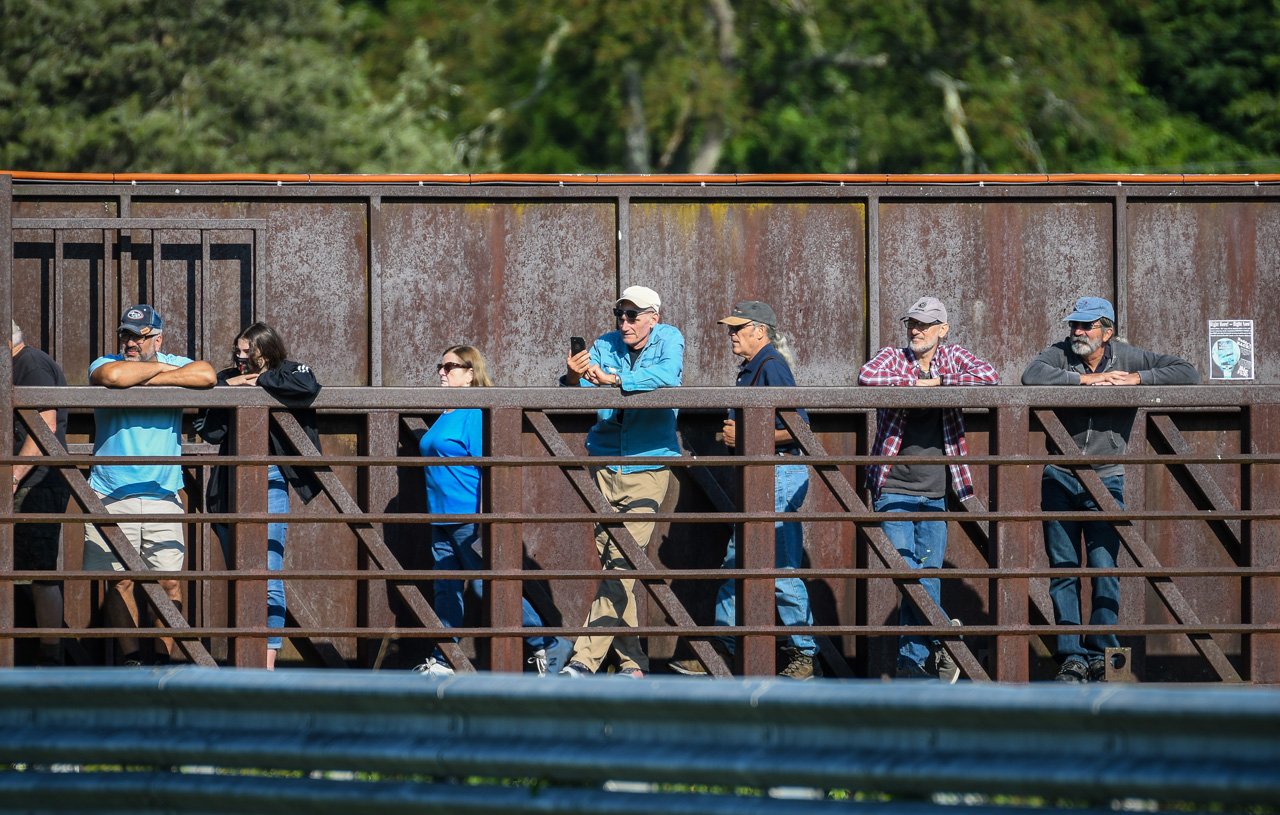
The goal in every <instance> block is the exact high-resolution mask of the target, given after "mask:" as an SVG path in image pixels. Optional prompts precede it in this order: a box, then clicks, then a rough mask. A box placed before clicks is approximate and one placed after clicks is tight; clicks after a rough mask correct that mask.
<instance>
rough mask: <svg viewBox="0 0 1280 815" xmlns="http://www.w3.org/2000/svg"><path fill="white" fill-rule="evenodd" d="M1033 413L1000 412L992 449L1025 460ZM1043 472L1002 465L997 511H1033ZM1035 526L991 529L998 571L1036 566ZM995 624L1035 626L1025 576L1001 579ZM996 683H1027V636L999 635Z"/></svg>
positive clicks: (1020, 523)
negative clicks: (1033, 548)
mask: <svg viewBox="0 0 1280 815" xmlns="http://www.w3.org/2000/svg"><path fill="white" fill-rule="evenodd" d="M1030 415H1031V414H1030V411H1029V410H1027V408H1026V407H1024V406H1020V405H1019V406H1002V407H998V408H996V415H995V421H996V426H995V437H994V439H993V441H994V444H992V447H993V448H994V450H995V452H997V453H998V454H999V455H1000V456H1003V457H1008V456H1025V455H1026V454H1027V447H1028V438H1027V437H1028V431H1029V430H1030V426H1029V421H1030ZM1038 475H1039V472H1038V470H1037V469H1036V468H1034V467H1029V466H1027V465H1025V464H1016V465H1015V464H1002V465H1000V466H999V467H998V469H997V472H996V477H995V479H994V483H995V497H996V501H995V508H996V509H998V510H999V511H1001V512H1030V511H1032V510H1034V509H1035V508H1036V506H1037V504H1038V502H1037V501H1036V490H1035V489H1034V485H1035V484H1037V483H1038V479H1037V478H1036V476H1038ZM1034 533H1035V524H1033V523H1029V522H1025V521H999V522H997V523H995V524H992V535H991V538H992V544H993V547H994V549H995V551H994V553H993V557H994V560H995V563H994V564H993V565H994V566H995V567H996V570H997V572H1002V571H1004V570H1006V569H1025V568H1027V567H1028V566H1030V565H1031V546H1032V543H1031V541H1032V536H1033V534H1034ZM995 588H996V590H995V591H994V592H993V597H994V599H995V612H996V624H997V625H999V626H1000V627H1001V628H1009V629H1014V630H1018V629H1022V630H1025V629H1026V627H1027V626H1028V625H1029V624H1030V581H1029V580H1028V579H1027V578H1025V577H1017V578H1010V577H1002V578H997V579H996V587H995ZM995 678H996V679H997V680H998V681H1000V682H1027V681H1028V680H1029V679H1030V678H1031V666H1030V658H1029V651H1028V642H1027V635H1026V634H1015V633H1008V634H1000V635H998V636H997V637H996V665H995Z"/></svg>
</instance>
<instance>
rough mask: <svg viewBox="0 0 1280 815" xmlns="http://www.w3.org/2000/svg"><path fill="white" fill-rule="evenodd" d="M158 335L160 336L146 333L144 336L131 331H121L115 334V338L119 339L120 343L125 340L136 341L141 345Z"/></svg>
mask: <svg viewBox="0 0 1280 815" xmlns="http://www.w3.org/2000/svg"><path fill="white" fill-rule="evenodd" d="M158 336H160V335H159V334H148V335H147V336H145V337H144V336H142V335H141V334H133V333H131V332H128V331H121V332H120V333H119V334H116V338H117V339H119V340H120V342H122V343H126V342H136V343H138V344H139V345H141V344H142V343H144V342H146V341H147V340H150V339H154V338H156V337H158Z"/></svg>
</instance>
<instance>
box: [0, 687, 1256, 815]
mask: <svg viewBox="0 0 1280 815" xmlns="http://www.w3.org/2000/svg"><path fill="white" fill-rule="evenodd" d="M1277 732H1280V694H1277V692H1276V691H1274V690H1272V689H1261V688H1226V687H1217V688H1203V687H1201V688H1169V687H1161V688H1156V687H1143V686H1132V685H1130V686H1116V685H1113V686H1108V687H1101V686H1086V687H1074V688H1066V687H1062V686H1044V685H1041V686H1026V687H1011V686H989V685H988V686H982V685H976V684H975V685H965V686H957V687H945V686H938V685H933V686H930V685H924V684H919V683H908V684H907V685H905V686H904V685H888V684H885V683H880V682H867V681H849V682H824V683H809V684H807V685H800V684H797V683H793V682H788V681H785V680H749V681H728V682H698V681H696V680H689V679H655V680H653V681H648V682H616V681H607V680H597V679H588V680H583V681H579V682H570V681H558V682H557V681H537V680H531V679H524V678H520V677H512V676H502V675H489V676H485V675H480V676H458V677H455V678H452V679H447V680H443V681H441V680H436V679H426V678H422V677H418V676H410V675H406V674H378V673H372V674H370V673H367V672H358V673H357V672H344V673H332V672H329V673H321V672H297V671H295V672H289V673H286V674H281V673H276V674H274V675H273V674H268V673H266V672H259V671H242V672H233V673H230V674H228V673H226V672H221V673H218V672H214V671H210V670H206V669H199V668H170V669H156V670H151V671H123V670H102V669H99V670H79V671H77V670H52V671H49V670H44V671H34V670H17V671H7V672H3V673H0V763H4V764H9V765H10V768H11V771H8V772H4V771H0V811H6V812H7V811H24V812H33V811H39V812H61V811H85V810H93V811H96V812H115V811H129V812H172V811H179V810H181V811H184V812H272V813H288V812H308V813H312V812H341V811H353V810H356V809H358V810H359V811H361V812H379V813H381V812H482V811H483V812H491V811H502V812H517V813H524V812H528V813H532V812H583V813H586V812H619V813H650V812H652V813H659V812H661V813H672V812H712V813H720V812H723V813H730V812H735V813H736V812H757V811H766V810H767V811H770V812H803V813H811V812H829V811H832V810H833V809H835V810H839V811H845V809H846V808H849V809H856V810H857V811H860V812H866V811H868V809H870V810H871V811H875V812H884V813H922V812H942V811H955V808H956V806H958V805H967V806H966V809H967V810H968V811H975V812H984V813H985V812H992V813H995V812H1004V813H1007V812H1009V811H1011V810H1012V811H1015V812H1024V811H1029V810H1030V809H1033V808H1034V809H1037V811H1043V812H1065V811H1068V810H1069V811H1073V812H1082V813H1083V812H1108V811H1112V810H1113V808H1115V807H1117V806H1119V805H1125V807H1126V808H1128V807H1132V806H1134V805H1139V806H1140V808H1142V809H1144V810H1164V809H1167V808H1171V807H1176V808H1178V809H1187V810H1188V811H1207V810H1211V809H1214V808H1215V807H1216V808H1217V809H1214V811H1250V812H1273V811H1274V808H1275V807H1276V806H1277V805H1278V804H1280V774H1277V773H1276V771H1275V768H1276V766H1277V763H1278V762H1280V740H1277V739H1276V738H1275V734H1276V733H1277ZM780 788H781V789H780ZM797 788H799V789H797ZM801 793H803V794H805V795H807V796H811V797H812V798H818V799H826V800H796V799H795V798H794V797H791V798H778V797H773V796H778V795H782V794H789V795H791V796H795V795H797V794H801ZM943 806H946V807H947V810H944V809H943V808H942V807H943Z"/></svg>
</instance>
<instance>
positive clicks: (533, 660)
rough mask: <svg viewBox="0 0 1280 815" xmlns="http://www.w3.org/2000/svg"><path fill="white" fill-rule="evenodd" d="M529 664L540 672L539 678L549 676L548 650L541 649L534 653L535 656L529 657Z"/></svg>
mask: <svg viewBox="0 0 1280 815" xmlns="http://www.w3.org/2000/svg"><path fill="white" fill-rule="evenodd" d="M528 662H529V664H530V665H532V666H533V667H534V669H535V670H537V672H538V676H539V677H543V676H546V675H547V649H546V648H539V649H538V650H536V651H534V652H533V656H531V657H529V659H528Z"/></svg>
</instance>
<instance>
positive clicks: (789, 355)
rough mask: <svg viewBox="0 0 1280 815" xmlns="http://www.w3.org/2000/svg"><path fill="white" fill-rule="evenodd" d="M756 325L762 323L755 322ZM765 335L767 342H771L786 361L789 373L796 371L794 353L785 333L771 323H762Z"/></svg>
mask: <svg viewBox="0 0 1280 815" xmlns="http://www.w3.org/2000/svg"><path fill="white" fill-rule="evenodd" d="M756 325H764V323H756ZM764 330H765V335H766V336H768V337H769V342H771V343H773V347H774V348H776V349H778V353H779V354H781V355H782V358H783V359H785V360H786V361H787V367H788V368H790V369H791V373H793V374H794V373H795V371H796V353H795V351H793V350H791V341H790V340H788V339H787V335H786V334H783V333H782V332H781V331H779V330H778V329H776V328H774V327H773V326H771V325H764Z"/></svg>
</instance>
